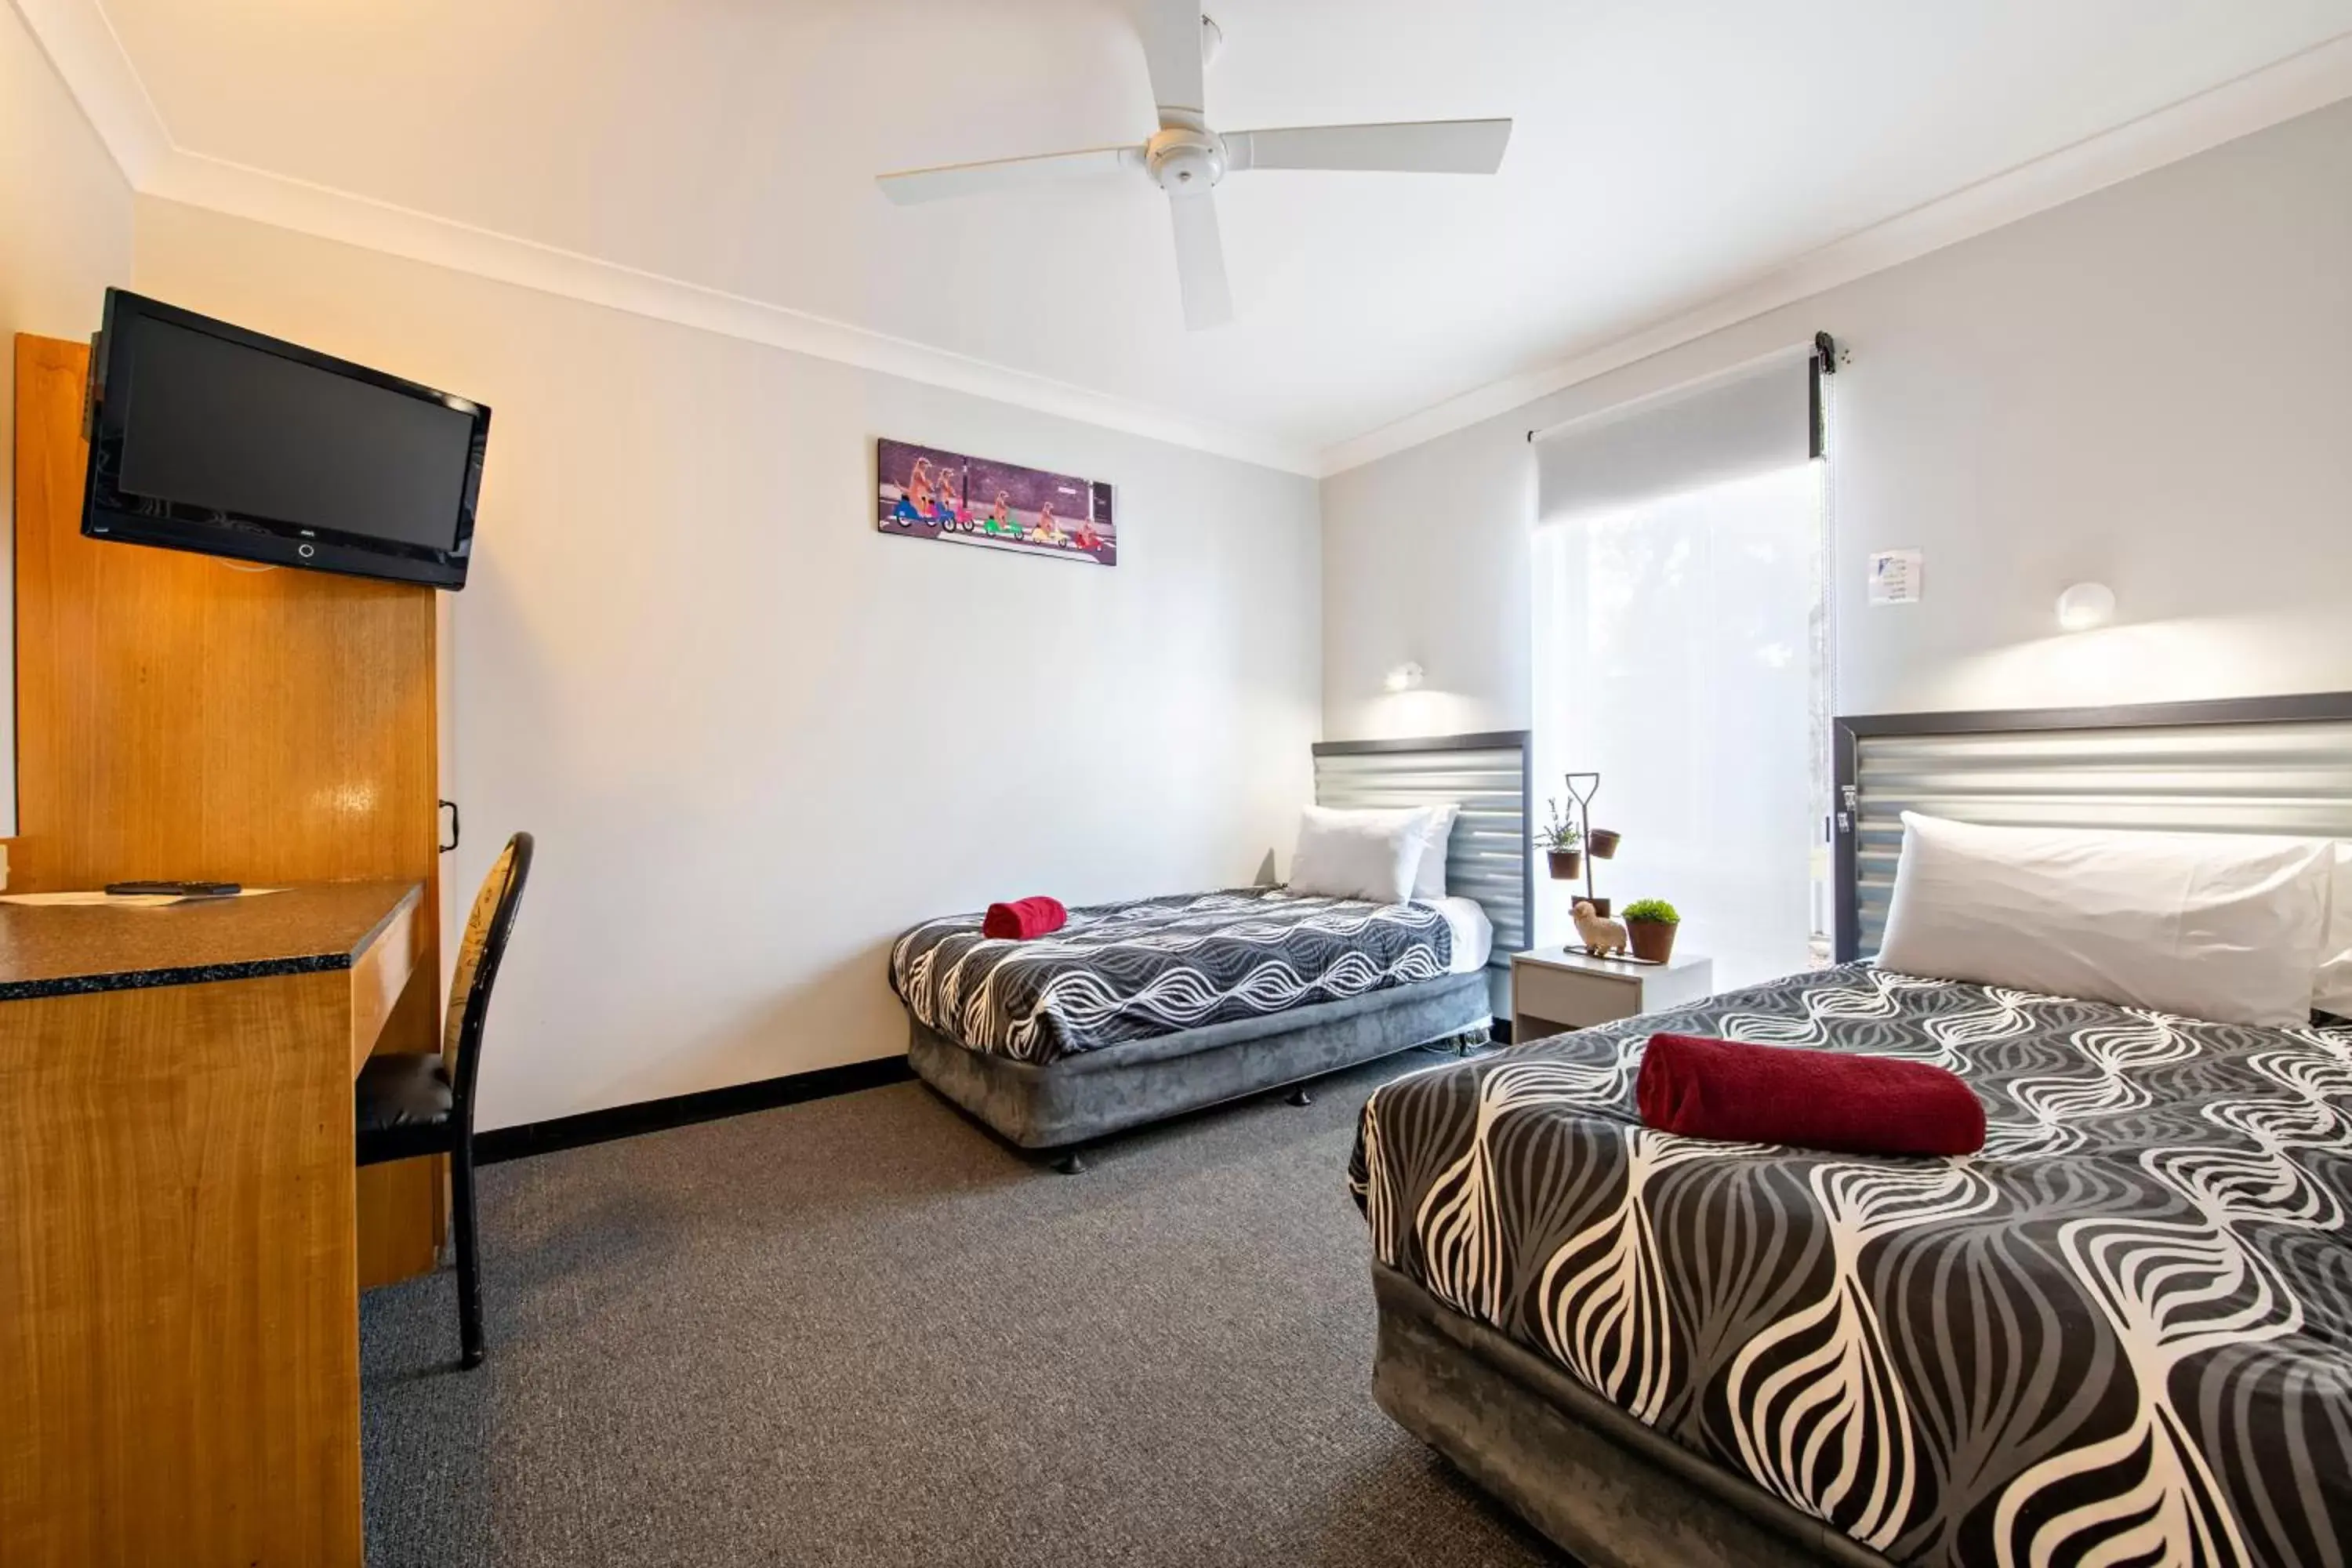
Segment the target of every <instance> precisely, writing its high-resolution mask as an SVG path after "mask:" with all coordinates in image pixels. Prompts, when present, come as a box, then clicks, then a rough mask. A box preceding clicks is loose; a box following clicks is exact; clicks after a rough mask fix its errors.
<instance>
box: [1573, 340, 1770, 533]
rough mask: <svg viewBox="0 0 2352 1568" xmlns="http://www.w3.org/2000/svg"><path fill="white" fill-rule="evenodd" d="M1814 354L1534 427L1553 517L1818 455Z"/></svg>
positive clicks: (1749, 475)
mask: <svg viewBox="0 0 2352 1568" xmlns="http://www.w3.org/2000/svg"><path fill="white" fill-rule="evenodd" d="M1808 354H1809V351H1804V350H1797V349H1791V350H1790V352H1789V353H1787V354H1785V355H1777V356H1775V357H1773V358H1772V359H1769V360H1767V361H1765V362H1763V363H1759V364H1758V365H1755V366H1752V367H1750V368H1748V369H1747V370H1744V371H1739V372H1736V373H1734V374H1731V375H1728V376H1726V377H1724V378H1722V379H1720V380H1717V381H1711V382H1707V383H1706V384H1702V385H1699V386H1696V387H1694V388H1691V389H1689V390H1686V391H1679V392H1674V393H1669V394H1666V395H1663V396H1660V397H1655V398H1651V399H1648V400H1646V401H1644V402H1642V403H1638V404H1635V405H1632V406H1631V407H1628V408H1624V409H1622V410H1613V411H1612V412H1610V413H1606V414H1601V415H1596V416H1592V417H1591V418H1587V419H1580V420H1577V421H1575V422H1573V423H1571V424H1568V425H1562V426H1555V427H1553V428H1552V429H1549V430H1538V431H1535V432H1533V433H1532V435H1533V438H1534V440H1535V446H1536V487H1537V489H1536V495H1537V506H1538V515H1539V517H1540V518H1541V519H1542V521H1546V522H1550V521H1556V520H1558V519H1560V518H1564V517H1570V516H1573V515H1575V514H1576V513H1578V512H1585V511H1616V510H1624V509H1625V508H1628V507H1634V506H1640V505H1642V504H1643V503H1645V502H1648V501H1653V500H1657V499H1659V498H1660V497H1662V496H1668V495H1674V494H1676V493H1679V492H1682V491H1686V490H1694V489H1705V488H1706V487H1707V486H1710V485H1718V484H1726V483H1729V482H1731V481H1733V480H1736V479H1753V478H1755V477H1756V476H1758V475H1759V474H1769V473H1773V472H1776V471H1780V470H1783V469H1787V468H1796V467H1799V466H1801V465H1802V464H1803V463H1805V462H1806V461H1807V460H1808V459H1809V458H1811V457H1812V455H1813V451H1812V446H1813V424H1812V385H1811V365H1810V361H1809V357H1808Z"/></svg>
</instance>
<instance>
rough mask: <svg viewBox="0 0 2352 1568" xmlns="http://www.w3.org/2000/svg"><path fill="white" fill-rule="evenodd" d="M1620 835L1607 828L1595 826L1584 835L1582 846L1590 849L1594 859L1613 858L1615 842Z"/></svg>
mask: <svg viewBox="0 0 2352 1568" xmlns="http://www.w3.org/2000/svg"><path fill="white" fill-rule="evenodd" d="M1621 837H1622V835H1621V834H1618V833H1615V832H1612V830H1611V829H1609V828H1606V827H1596V828H1594V829H1593V830H1592V831H1591V832H1590V833H1588V834H1586V835H1585V836H1584V847H1585V848H1586V849H1588V850H1590V851H1591V854H1592V858H1594V859H1595V860H1613V859H1615V858H1617V844H1618V840H1619V839H1620V838H1621Z"/></svg>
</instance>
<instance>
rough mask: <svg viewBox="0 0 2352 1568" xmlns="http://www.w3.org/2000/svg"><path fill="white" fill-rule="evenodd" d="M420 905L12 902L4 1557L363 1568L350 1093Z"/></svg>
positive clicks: (354, 889) (7, 960) (377, 889)
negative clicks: (148, 905) (40, 905)
mask: <svg viewBox="0 0 2352 1568" xmlns="http://www.w3.org/2000/svg"><path fill="white" fill-rule="evenodd" d="M422 894H423V889H422V888H421V886H420V885H418V884H416V883H402V882H352V883H341V884H316V885H310V886H306V887H299V888H293V889H288V890H287V891H285V892H281V893H273V894H269V895H267V896H264V897H258V898H249V899H239V900H221V901H216V902H202V903H186V904H179V905H173V906H171V907H169V908H163V909H122V908H73V907H44V908H27V907H24V906H18V905H9V904H0V1390H5V1391H6V1395H5V1400H0V1406H5V1415H0V1542H5V1545H6V1550H5V1553H0V1555H5V1558H6V1560H7V1562H8V1563H9V1565H10V1568H17V1565H18V1564H25V1565H31V1564H59V1565H64V1564H75V1565H79V1564H85V1563H87V1564H118V1563H119V1564H144V1563H173V1564H180V1563H185V1564H190V1565H200V1564H230V1563H235V1564H238V1565H240V1568H243V1565H246V1564H264V1565H274V1564H287V1565H289V1568H290V1565H296V1564H312V1563H324V1564H338V1565H341V1564H351V1565H357V1564H359V1563H361V1561H362V1536H361V1525H360V1411H359V1326H358V1316H359V1280H358V1272H357V1268H358V1266H357V1258H358V1243H357V1238H356V1235H355V1222H354V1209H353V1202H354V1192H355V1181H354V1173H353V1166H352V1162H353V1150H352V1141H353V1134H352V1121H353V1117H352V1078H353V1076H354V1075H355V1074H356V1073H357V1072H358V1070H359V1066H360V1064H361V1063H362V1062H363V1061H364V1060H366V1058H367V1056H368V1053H369V1052H370V1051H371V1050H372V1049H373V1047H374V1045H375V1041H376V1037H377V1035H378V1033H379V1032H380V1031H381V1030H382V1029H383V1024H384V1019H385V1017H386V1016H387V1015H388V1014H389V1013H390V1011H391V1009H392V1005H393V1003H394V1000H395V999H397V998H398V997H399V996H400V994H401V992H402V989H403V987H404V985H405V984H406V983H407V980H408V976H409V973H410V971H411V970H412V968H414V967H415V964H416V963H417V961H418V957H419V955H420V954H421V953H423V952H425V951H427V948H426V943H427V942H428V940H429V937H430V927H429V921H428V916H429V911H428V910H425V908H424V905H423V898H422Z"/></svg>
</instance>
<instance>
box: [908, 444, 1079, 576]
mask: <svg viewBox="0 0 2352 1568" xmlns="http://www.w3.org/2000/svg"><path fill="white" fill-rule="evenodd" d="M874 471H875V477H876V481H877V489H878V490H879V499H878V503H877V510H876V516H877V523H876V526H877V528H879V529H880V530H881V531H883V532H884V533H895V534H900V535H903V536H904V537H906V538H908V539H940V540H946V541H947V542H950V543H954V544H978V545H983V546H985V547H987V548H989V549H992V550H1019V551H1025V552H1028V553H1029V554H1032V555H1054V556H1059V557H1062V558H1064V559H1066V560H1070V561H1090V562H1092V563H1095V564H1096V565H1097V566H1116V565H1118V529H1117V528H1116V527H1115V526H1114V524H1113V521H1112V518H1111V488H1110V486H1108V485H1107V484H1104V483H1103V482H1102V481H1100V480H1098V479H1074V478H1072V477H1071V476H1069V475H1067V474H1049V473H1046V472H1045V471H1043V470H1042V469H1038V468H1021V467H1018V466H1017V465H1015V464H1012V463H993V462H990V461H989V460H988V459H987V458H967V457H965V456H964V455H963V454H961V452H943V451H940V449H939V448H938V447H918V446H915V445H913V444H912V443H910V442H906V441H890V440H881V441H877V442H876V443H875V444H874Z"/></svg>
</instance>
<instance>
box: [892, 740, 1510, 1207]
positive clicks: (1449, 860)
mask: <svg viewBox="0 0 2352 1568" xmlns="http://www.w3.org/2000/svg"><path fill="white" fill-rule="evenodd" d="M1314 761H1315V795H1316V801H1317V804H1318V805H1324V806H1329V807H1335V808H1357V809H1380V808H1395V807H1417V806H1423V805H1433V804H1437V803H1440V802H1443V803H1444V804H1447V805H1458V806H1459V807H1460V812H1459V815H1458V816H1457V817H1456V818H1455V821H1454V827H1453V831H1452V833H1451V836H1450V837H1448V838H1447V840H1446V843H1445V846H1444V884H1445V895H1444V897H1439V898H1431V899H1413V900H1404V901H1398V902H1386V903H1383V902H1370V901H1364V900H1349V899H1339V898H1324V897H1307V896H1297V895H1294V894H1293V893H1291V891H1290V890H1289V889H1286V888H1282V887H1271V886H1268V887H1251V888H1236V889H1223V890H1219V891H1213V892H1207V893H1189V894H1181V895H1175V896H1171V897H1163V898H1150V899H1138V900H1126V901H1123V902H1119V903H1113V904H1102V905H1095V906H1090V907H1086V908H1080V909H1076V910H1072V911H1070V921H1069V924H1068V925H1067V927H1066V928H1065V929H1064V930H1062V931H1055V932H1054V933H1052V934H1051V935H1049V936H1046V937H1043V938H1038V939H1033V940H1030V941H1026V942H1012V941H995V940H992V939H989V938H987V937H986V936H984V935H983V934H982V931H981V926H982V917H981V916H979V915H978V914H971V915H957V916H950V917H948V918H945V919H942V920H936V921H926V922H924V923H923V924H921V925H919V926H917V927H915V928H914V929H913V930H911V931H908V932H907V933H906V934H905V935H903V936H901V937H900V938H899V939H898V942H897V943H896V944H894V946H893V948H892V950H891V955H890V983H891V985H892V988H893V989H894V990H895V991H896V992H897V993H898V996H899V999H900V1000H901V1001H902V1002H903V1003H904V1004H905V1005H906V1008H907V1015H908V1050H907V1055H908V1062H909V1063H910V1065H911V1066H912V1067H913V1068H914V1070H915V1072H916V1073H917V1075H918V1076H919V1077H920V1078H922V1079H923V1080H924V1081H925V1082H927V1083H929V1085H930V1086H931V1087H932V1088H933V1089H936V1090H937V1091H938V1092H939V1093H940V1094H941V1095H943V1096H945V1097H946V1098H947V1099H948V1100H951V1101H953V1102H954V1103H955V1104H956V1105H958V1106H960V1107H961V1108H962V1109H963V1110H966V1111H967V1112H969V1113H970V1114H971V1115H972V1116H973V1117H975V1118H976V1119H978V1120H979V1121H982V1123H984V1124H985V1125H987V1126H988V1127H990V1128H991V1129H992V1130H993V1131H996V1132H997V1133H998V1134H1000V1135H1001V1136H1003V1138H1005V1139H1006V1140H1008V1141H1009V1142H1013V1144H1015V1145H1017V1146H1019V1147H1021V1148H1023V1149H1028V1150H1059V1151H1070V1150H1071V1149H1072V1147H1073V1146H1074V1145H1076V1144H1080V1143H1083V1142H1088V1141H1091V1140H1095V1139H1098V1138H1102V1137H1105V1136H1107V1135H1108V1134H1111V1133H1114V1132H1118V1131H1124V1130H1127V1129H1129V1128H1132V1127H1136V1126H1139V1125H1141V1124H1143V1123H1146V1122H1150V1121H1160V1120H1163V1119H1165V1118H1167V1117H1171V1116H1175V1115H1179V1114H1181V1113H1183V1112H1186V1111H1191V1110H1199V1109H1202V1108H1203V1107H1206V1106H1211V1105H1215V1104H1219V1103H1221V1102H1223V1101H1225V1100H1234V1099H1239V1098H1241V1097H1244V1096H1246V1095H1251V1094H1255V1093H1260V1092H1263V1091H1265V1090H1267V1089H1276V1088H1279V1087H1282V1086H1285V1085H1291V1084H1297V1083H1300V1082H1302V1081H1304V1080H1306V1079H1312V1078H1316V1077H1318V1076H1320V1075H1322V1074H1325V1073H1328V1072H1332V1071H1336V1070H1338V1069H1339V1068H1346V1067H1350V1066H1353V1065H1355V1064H1357V1063H1360V1062H1365V1061H1370V1060H1372V1059H1374V1058H1379V1057H1382V1056H1388V1055H1391V1054H1393V1053H1395V1052H1398V1051H1403V1050H1409V1049H1412V1047H1416V1046H1423V1045H1428V1044H1432V1043H1435V1042H1440V1041H1449V1040H1462V1041H1465V1042H1466V1041H1468V1040H1472V1039H1483V1038H1484V1037H1485V1033H1486V1029H1487V1027H1488V1025H1489V1021H1490V1019H1491V1018H1492V1016H1494V1014H1495V1013H1496V1011H1497V1010H1498V1007H1497V1003H1498V999H1499V997H1500V996H1501V994H1502V990H1503V988H1504V987H1505V986H1506V985H1507V975H1508V963H1509V955H1510V954H1511V952H1514V951H1515V950H1516V949H1517V947H1519V946H1521V945H1523V944H1524V942H1525V934H1526V931H1527V910H1528V905H1529V903H1530V902H1531V899H1532V884H1531V878H1532V870H1531V861H1530V858H1529V856H1528V849H1527V843H1528V840H1527V819H1528V794H1529V787H1530V786H1529V779H1528V755H1527V737H1526V735H1525V734H1524V733H1522V732H1519V731H1505V732H1496V733H1486V734H1475V735H1455V736H1444V737H1438V738H1432V739H1417V740H1406V741H1362V742H1324V743H1321V744H1318V745H1317V746H1316V747H1315V749H1314ZM1302 1102H1303V1091H1302ZM1061 1163H1062V1168H1063V1169H1065V1170H1076V1169H1079V1168H1081V1162H1080V1161H1079V1159H1078V1158H1077V1156H1076V1154H1075V1153H1074V1152H1066V1153H1065V1154H1064V1156H1063V1159H1062V1162H1061Z"/></svg>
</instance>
